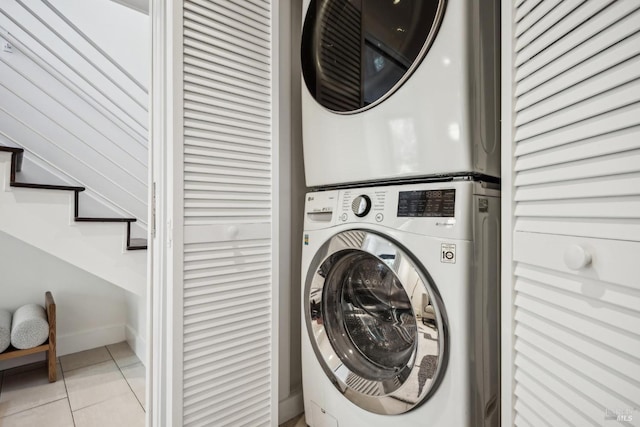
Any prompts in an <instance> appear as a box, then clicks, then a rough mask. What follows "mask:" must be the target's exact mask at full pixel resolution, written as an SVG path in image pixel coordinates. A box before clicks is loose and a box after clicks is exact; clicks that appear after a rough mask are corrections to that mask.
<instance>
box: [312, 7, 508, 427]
mask: <svg viewBox="0 0 640 427" xmlns="http://www.w3.org/2000/svg"><path fill="white" fill-rule="evenodd" d="M304 12H305V13H304V15H305V17H304V21H303V35H302V49H301V56H302V72H303V78H304V84H303V88H302V107H303V147H304V162H305V173H306V181H307V186H309V187H312V188H313V189H314V191H312V192H310V193H308V194H307V196H306V205H305V219H304V243H303V249H302V287H303V289H302V318H303V323H304V326H303V331H302V369H303V394H304V406H305V416H306V421H307V424H308V425H309V426H311V427H358V426H367V427H378V426H380V427H382V426H389V425H397V426H402V427H413V426H415V427H418V426H420V427H437V426H460V427H471V426H497V425H498V424H499V293H498V289H499V287H498V285H499V256H500V247H499V243H500V199H499V197H500V193H499V178H498V177H499V173H500V145H499V121H498V118H499V93H498V90H499V82H500V78H499V77H500V76H499V63H498V61H499V2H498V1H497V0H483V1H481V2H479V1H467V0H304Z"/></svg>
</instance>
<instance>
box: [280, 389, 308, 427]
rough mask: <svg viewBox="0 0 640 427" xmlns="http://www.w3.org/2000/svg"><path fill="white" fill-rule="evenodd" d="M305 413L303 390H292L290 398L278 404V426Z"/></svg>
mask: <svg viewBox="0 0 640 427" xmlns="http://www.w3.org/2000/svg"><path fill="white" fill-rule="evenodd" d="M302 412H304V401H303V400H302V389H296V390H292V391H291V393H290V394H289V396H287V397H286V398H285V399H282V400H281V401H280V402H278V425H279V424H282V423H284V422H286V421H289V420H290V419H292V418H294V417H297V416H298V415H300V414H302Z"/></svg>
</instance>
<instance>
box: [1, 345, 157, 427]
mask: <svg viewBox="0 0 640 427" xmlns="http://www.w3.org/2000/svg"><path fill="white" fill-rule="evenodd" d="M144 402H145V369H144V366H143V365H142V363H141V362H140V360H139V359H138V358H137V357H136V355H135V353H134V352H133V351H132V350H131V348H129V345H128V344H127V343H126V342H121V343H118V344H113V345H109V346H106V347H98V348H95V349H93V350H87V351H82V352H80V353H75V354H70V355H67V356H62V357H60V358H59V359H58V381H56V382H55V383H49V381H48V380H47V370H46V366H45V364H44V362H41V363H35V364H32V365H27V366H21V367H18V368H14V369H8V370H6V371H2V372H0V426H2V427H22V426H25V427H26V426H29V427H31V426H39V425H46V426H47V427H103V426H105V427H106V426H123V427H124V426H126V427H136V426H140V427H144V418H145V411H144Z"/></svg>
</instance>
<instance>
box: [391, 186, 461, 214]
mask: <svg viewBox="0 0 640 427" xmlns="http://www.w3.org/2000/svg"><path fill="white" fill-rule="evenodd" d="M455 210H456V190H455V189H453V188H452V189H444V190H418V191H401V192H400V194H399V195H398V216H399V217H441V218H447V217H449V218H451V217H454V216H455Z"/></svg>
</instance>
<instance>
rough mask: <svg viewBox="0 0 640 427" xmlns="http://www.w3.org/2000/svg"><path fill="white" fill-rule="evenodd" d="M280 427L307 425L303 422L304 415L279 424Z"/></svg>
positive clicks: (305, 426) (303, 426)
mask: <svg viewBox="0 0 640 427" xmlns="http://www.w3.org/2000/svg"><path fill="white" fill-rule="evenodd" d="M280 427H307V423H306V422H305V419H304V414H302V415H298V416H297V417H295V418H293V419H290V420H289V421H287V422H286V423H284V424H280Z"/></svg>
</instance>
